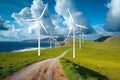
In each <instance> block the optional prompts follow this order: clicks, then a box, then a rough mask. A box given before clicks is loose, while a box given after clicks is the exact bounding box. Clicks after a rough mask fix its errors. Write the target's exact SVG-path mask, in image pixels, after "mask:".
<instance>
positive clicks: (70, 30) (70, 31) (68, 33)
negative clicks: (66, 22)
mask: <svg viewBox="0 0 120 80" xmlns="http://www.w3.org/2000/svg"><path fill="white" fill-rule="evenodd" d="M71 31H72V28H70V30H69V32H68V35H67V38H68V37H69V35H70V33H71Z"/></svg>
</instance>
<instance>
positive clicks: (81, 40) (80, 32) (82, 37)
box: [76, 28, 88, 49]
mask: <svg viewBox="0 0 120 80" xmlns="http://www.w3.org/2000/svg"><path fill="white" fill-rule="evenodd" d="M81 29H82V28H80V31H79V32H78V33H76V34H79V49H82V43H83V44H84V37H85V34H84V33H83V32H82V31H81ZM87 29H88V28H87Z"/></svg>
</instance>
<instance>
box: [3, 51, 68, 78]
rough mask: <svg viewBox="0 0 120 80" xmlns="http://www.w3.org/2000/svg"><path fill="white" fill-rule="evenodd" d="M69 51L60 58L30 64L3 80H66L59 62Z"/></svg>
mask: <svg viewBox="0 0 120 80" xmlns="http://www.w3.org/2000/svg"><path fill="white" fill-rule="evenodd" d="M68 51H69V50H66V51H65V52H63V53H62V54H61V55H60V56H58V57H56V58H52V59H47V60H44V61H40V62H37V63H34V64H31V65H29V66H27V67H25V68H23V69H21V70H19V71H17V72H16V73H14V74H13V75H11V76H9V77H7V78H5V79H4V80H67V78H66V75H65V73H64V71H63V69H62V66H61V64H60V62H59V58H61V57H63V56H64V55H65V54H66V53H67V52H68Z"/></svg>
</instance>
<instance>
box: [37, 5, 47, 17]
mask: <svg viewBox="0 0 120 80" xmlns="http://www.w3.org/2000/svg"><path fill="white" fill-rule="evenodd" d="M47 6H48V3H47V4H46V5H45V7H44V9H43V11H42V14H41V15H40V18H39V19H41V18H42V17H43V15H44V13H45V10H46V9H47Z"/></svg>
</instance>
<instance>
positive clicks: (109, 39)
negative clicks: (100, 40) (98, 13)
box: [104, 36, 120, 42]
mask: <svg viewBox="0 0 120 80" xmlns="http://www.w3.org/2000/svg"><path fill="white" fill-rule="evenodd" d="M119 41H120V37H117V36H116V37H109V38H107V39H106V40H105V41H104V42H119Z"/></svg>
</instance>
